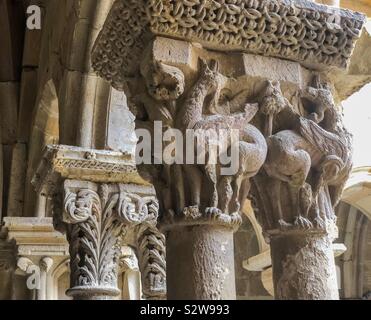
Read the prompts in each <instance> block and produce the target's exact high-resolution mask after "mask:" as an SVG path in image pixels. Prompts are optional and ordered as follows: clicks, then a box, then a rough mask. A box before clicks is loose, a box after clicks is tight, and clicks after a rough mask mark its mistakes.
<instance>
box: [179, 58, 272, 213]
mask: <svg viewBox="0 0 371 320" xmlns="http://www.w3.org/2000/svg"><path fill="white" fill-rule="evenodd" d="M200 64H201V70H200V76H199V78H198V80H197V81H196V83H195V84H194V85H193V87H192V88H191V90H190V92H189V93H188V95H187V97H186V99H185V101H184V103H183V104H182V105H181V106H180V108H181V109H180V110H179V112H178V114H177V119H176V125H175V126H176V128H178V129H181V130H182V131H183V132H185V131H186V130H187V129H193V130H205V131H207V130H215V132H217V133H218V132H220V131H221V130H225V131H226V132H229V133H231V132H232V130H238V132H239V141H238V146H237V148H238V152H239V159H238V160H239V163H238V170H237V172H236V174H234V175H230V176H228V175H226V176H220V165H215V164H210V163H208V161H206V165H204V166H203V169H204V170H205V172H206V175H207V177H208V179H209V181H210V182H211V184H212V190H213V191H212V197H211V201H210V203H209V205H208V208H209V209H208V210H214V211H215V209H216V208H218V210H221V211H223V212H228V211H230V212H237V211H238V210H239V208H240V201H241V200H242V199H243V198H244V197H246V194H247V193H248V190H249V182H248V179H249V178H250V177H252V176H254V175H255V174H256V173H257V172H258V171H259V169H260V168H261V167H262V165H263V163H264V161H265V158H266V154H267V145H266V142H265V138H264V137H263V135H262V134H261V133H260V132H259V130H258V129H256V128H255V127H254V126H252V125H250V124H249V122H250V121H251V119H252V118H253V117H254V116H255V114H256V112H257V110H258V108H257V106H256V105H253V104H248V103H246V99H244V93H243V92H242V93H240V94H238V95H237V96H236V97H235V98H234V99H233V100H232V101H231V104H232V105H235V104H236V103H237V102H241V104H242V106H244V108H241V111H242V110H243V109H244V111H242V112H236V113H228V111H226V110H224V112H225V113H226V114H224V115H221V114H211V115H210V114H205V109H206V110H208V111H209V112H212V111H213V110H217V109H218V107H220V106H218V100H219V99H218V98H219V96H220V90H221V89H222V87H223V76H222V75H221V74H220V73H219V70H218V64H217V63H216V62H214V61H213V62H212V63H211V66H210V67H209V66H208V65H207V64H206V62H204V61H202V60H201V61H200ZM209 96H211V98H212V99H211V100H209V104H208V103H207V98H208V97H209ZM233 109H235V108H233ZM209 143H211V142H210V140H207V139H206V145H205V149H206V150H209V148H208V146H207V145H208V144H209ZM230 147H231V145H230V144H229V145H227V146H226V150H223V152H228V149H229V148H230ZM208 156H210V155H209V154H208V153H206V158H208ZM183 167H184V170H185V172H186V175H187V176H188V181H189V182H190V184H191V188H190V190H191V204H192V205H193V206H199V205H200V195H201V185H202V176H201V175H200V172H199V170H200V168H199V166H197V165H185V166H183ZM218 178H219V180H220V181H218ZM241 186H242V188H243V190H241ZM218 187H219V188H218ZM218 189H219V190H218ZM219 194H220V195H219ZM231 200H233V201H232V203H231ZM230 205H231V206H230Z"/></svg>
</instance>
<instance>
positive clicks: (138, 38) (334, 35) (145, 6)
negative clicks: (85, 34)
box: [92, 0, 366, 89]
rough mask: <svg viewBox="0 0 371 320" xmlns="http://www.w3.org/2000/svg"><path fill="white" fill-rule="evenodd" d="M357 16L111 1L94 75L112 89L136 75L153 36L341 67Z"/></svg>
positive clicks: (289, 5) (306, 9)
mask: <svg viewBox="0 0 371 320" xmlns="http://www.w3.org/2000/svg"><path fill="white" fill-rule="evenodd" d="M365 22H366V17H365V16H364V15H363V14H360V13H356V12H352V11H349V10H344V9H337V8H332V7H328V6H324V5H318V4H315V3H313V2H311V1H307V0H296V1H293V0H282V1H277V0H234V1H214V0H188V1H180V0H170V1H169V0H166V1H165V0H147V1H144V0H130V1H129V0H125V1H124V0H117V1H116V2H115V3H114V5H113V7H112V9H111V12H110V14H109V16H108V18H107V20H106V22H105V25H104V27H103V30H102V31H101V33H100V35H99V37H98V39H97V41H96V44H95V47H94V49H93V55H92V62H93V68H94V69H95V71H96V72H97V73H98V74H99V75H100V76H101V77H103V78H105V79H106V80H108V81H110V82H111V83H112V85H113V86H114V87H116V88H118V89H120V88H121V89H122V84H123V83H124V80H125V77H130V76H132V75H133V74H135V73H136V72H137V69H138V61H139V59H138V57H140V56H141V54H142V52H143V49H144V48H145V46H146V44H147V43H148V40H149V39H150V38H151V37H153V36H154V35H161V36H167V37H172V38H178V39H182V40H185V41H191V42H198V43H201V44H202V45H203V46H204V47H205V48H209V49H213V50H221V51H245V52H249V53H254V54H259V55H266V56H273V57H278V58H283V59H288V60H294V61H298V62H301V63H302V64H304V65H306V66H311V67H313V68H326V67H331V66H335V67H339V68H346V67H347V65H348V62H349V58H350V55H351V53H352V50H353V47H354V43H355V41H356V39H357V38H358V37H359V35H360V31H361V29H362V27H363V25H364V23H365Z"/></svg>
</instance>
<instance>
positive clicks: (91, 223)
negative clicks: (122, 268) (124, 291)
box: [54, 180, 158, 299]
mask: <svg viewBox="0 0 371 320" xmlns="http://www.w3.org/2000/svg"><path fill="white" fill-rule="evenodd" d="M63 190H64V191H63V205H62V206H61V208H55V212H54V215H55V216H56V218H58V217H59V218H60V220H61V222H60V223H61V224H59V227H61V226H63V228H64V229H65V230H66V232H67V238H68V241H69V243H70V257H71V263H70V265H71V289H69V290H68V292H67V293H68V294H69V295H71V296H74V297H75V298H78V299H85V298H89V299H91V298H96V299H102V298H104V297H107V296H112V297H114V296H116V295H118V294H119V293H120V291H119V289H118V287H117V278H118V271H119V263H120V257H121V247H122V236H123V235H124V234H125V228H127V227H134V226H136V225H139V224H142V223H147V224H153V225H155V224H156V221H157V216H158V203H157V200H156V198H155V196H154V193H153V189H152V188H151V187H146V186H134V185H124V184H97V183H92V182H86V181H78V180H65V181H64V183H63Z"/></svg>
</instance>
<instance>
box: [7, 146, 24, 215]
mask: <svg viewBox="0 0 371 320" xmlns="http://www.w3.org/2000/svg"><path fill="white" fill-rule="evenodd" d="M11 163H12V167H11V173H10V185H9V198H8V216H9V217H17V216H22V213H23V204H24V188H25V186H24V181H25V179H26V170H27V169H26V168H27V149H26V144H24V143H17V144H16V145H14V147H13V152H12V162H11Z"/></svg>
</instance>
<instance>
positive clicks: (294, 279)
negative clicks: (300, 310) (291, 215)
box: [271, 231, 339, 300]
mask: <svg viewBox="0 0 371 320" xmlns="http://www.w3.org/2000/svg"><path fill="white" fill-rule="evenodd" d="M332 241H333V238H332V237H331V236H329V235H328V234H326V233H325V232H310V231H308V232H295V233H292V234H289V233H286V234H282V235H278V236H274V237H272V238H271V255H272V263H273V283H274V292H275V297H276V298H277V299H281V300H282V299H285V300H286V299H295V300H297V299H301V300H303V299H305V300H337V299H339V291H338V284H337V276H336V267H335V259H334V253H333V249H332Z"/></svg>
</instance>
